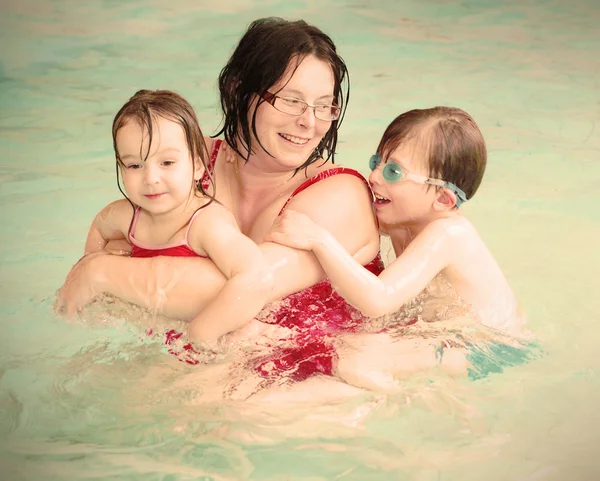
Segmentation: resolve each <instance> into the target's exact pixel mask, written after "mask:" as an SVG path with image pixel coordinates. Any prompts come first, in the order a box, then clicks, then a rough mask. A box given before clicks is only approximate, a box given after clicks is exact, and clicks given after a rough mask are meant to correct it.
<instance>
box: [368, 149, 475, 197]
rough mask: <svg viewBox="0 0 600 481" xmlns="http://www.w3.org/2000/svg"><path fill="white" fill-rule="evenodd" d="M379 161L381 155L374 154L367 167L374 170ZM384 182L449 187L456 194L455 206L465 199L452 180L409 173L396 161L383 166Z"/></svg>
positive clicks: (464, 195)
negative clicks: (408, 182) (408, 181)
mask: <svg viewBox="0 0 600 481" xmlns="http://www.w3.org/2000/svg"><path fill="white" fill-rule="evenodd" d="M380 163H381V155H379V154H374V155H372V156H371V159H370V160H369V167H370V168H371V170H375V169H376V168H377V166H378V165H379V164H380ZM381 174H382V175H383V178H384V179H385V180H386V182H389V183H391V184H393V183H395V182H400V181H401V180H412V181H413V182H416V183H417V184H428V185H435V186H437V187H442V188H444V189H450V190H451V191H452V192H453V193H454V195H455V196H456V207H460V205H461V204H462V203H463V202H466V201H467V195H466V194H465V193H464V192H463V191H462V190H461V189H460V188H458V187H457V186H456V185H454V184H453V183H452V182H446V181H445V180H440V179H433V178H431V177H425V176H424V175H418V174H411V173H410V172H407V171H406V170H405V169H404V168H402V166H401V165H399V164H397V163H396V162H388V163H387V164H385V166H384V167H383V170H382V172H381Z"/></svg>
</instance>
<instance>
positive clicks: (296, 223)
mask: <svg viewBox="0 0 600 481" xmlns="http://www.w3.org/2000/svg"><path fill="white" fill-rule="evenodd" d="M323 236H324V232H323V228H322V227H320V226H318V225H317V224H315V223H314V222H313V221H312V220H311V219H310V217H308V216H306V215H304V214H301V213H300V212H296V211H293V210H285V211H284V212H283V214H281V215H280V216H279V217H277V218H276V219H275V222H273V227H272V228H271V232H270V233H269V234H267V236H266V238H265V241H267V242H276V243H277V244H283V245H285V246H288V247H292V248H294V249H302V250H308V251H309V250H313V249H314V248H315V245H316V244H318V243H319V242H320V241H321V239H322V238H323Z"/></svg>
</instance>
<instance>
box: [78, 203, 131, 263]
mask: <svg viewBox="0 0 600 481" xmlns="http://www.w3.org/2000/svg"><path fill="white" fill-rule="evenodd" d="M132 214H133V212H132V208H131V204H130V203H129V202H127V200H125V199H121V200H117V201H115V202H112V203H111V204H108V205H107V206H106V207H105V208H104V209H102V210H101V211H100V212H99V213H98V215H96V217H95V218H94V222H92V225H91V226H90V230H89V232H88V235H87V239H86V241H85V251H84V255H87V254H91V253H92V252H99V251H103V250H105V248H106V246H107V244H108V243H109V242H110V241H120V240H123V239H126V234H125V233H126V231H127V229H128V227H129V223H130V222H131V216H132ZM114 245H118V244H114Z"/></svg>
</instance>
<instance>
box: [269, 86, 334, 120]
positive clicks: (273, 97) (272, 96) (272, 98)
mask: <svg viewBox="0 0 600 481" xmlns="http://www.w3.org/2000/svg"><path fill="white" fill-rule="evenodd" d="M258 96H259V97H260V98H261V99H263V100H264V101H265V102H267V103H268V104H269V105H271V106H272V107H273V108H274V109H275V110H277V111H278V112H281V113H283V114H287V115H294V116H296V117H299V116H300V115H302V114H304V112H306V109H307V108H308V107H310V108H312V109H313V115H314V116H315V119H318V120H322V121H324V122H334V121H336V120H338V119H339V118H340V114H341V111H342V108H341V107H340V106H338V105H335V104H330V105H311V104H309V103H308V102H305V101H304V100H300V99H297V98H296V97H282V96H281V95H276V94H274V93H271V92H269V91H268V90H265V91H264V92H263V93H262V94H258ZM277 99H284V100H295V101H296V102H299V103H301V104H304V109H302V112H300V113H299V114H292V113H290V112H285V111H284V110H281V109H278V108H277V107H275V100H277ZM317 107H329V108H336V109H337V116H336V118H335V119H321V118H319V117H317Z"/></svg>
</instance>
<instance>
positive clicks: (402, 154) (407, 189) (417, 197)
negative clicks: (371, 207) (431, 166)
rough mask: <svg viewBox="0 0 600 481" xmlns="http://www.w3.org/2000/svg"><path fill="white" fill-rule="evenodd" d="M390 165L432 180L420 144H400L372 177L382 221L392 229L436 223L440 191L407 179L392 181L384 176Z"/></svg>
mask: <svg viewBox="0 0 600 481" xmlns="http://www.w3.org/2000/svg"><path fill="white" fill-rule="evenodd" d="M390 163H395V164H397V165H398V166H399V167H401V168H402V169H403V170H405V171H406V172H408V173H411V174H418V175H422V176H425V177H429V172H428V169H427V164H426V158H425V153H424V151H423V149H422V148H420V147H419V146H418V145H416V142H408V143H406V144H404V145H400V146H399V147H398V148H397V149H396V150H395V151H393V152H392V153H391V154H390V156H389V157H388V158H387V159H386V160H385V161H384V162H381V163H380V164H379V165H378V166H377V168H375V169H374V170H373V172H371V175H370V176H369V183H370V184H371V188H372V189H373V192H374V193H375V212H376V214H377V218H378V219H379V221H380V222H382V223H384V224H387V225H388V226H393V225H404V226H410V225H412V224H423V223H427V222H429V221H430V220H432V215H433V214H434V208H433V205H434V203H435V201H436V199H437V198H438V195H439V193H438V192H437V190H438V189H436V188H435V187H433V186H427V185H424V184H419V183H417V182H413V181H411V180H407V179H402V180H399V181H397V182H389V181H388V180H386V179H385V178H384V177H383V168H384V167H385V166H386V165H387V164H390Z"/></svg>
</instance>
